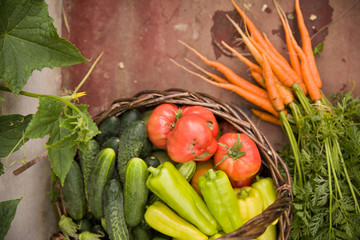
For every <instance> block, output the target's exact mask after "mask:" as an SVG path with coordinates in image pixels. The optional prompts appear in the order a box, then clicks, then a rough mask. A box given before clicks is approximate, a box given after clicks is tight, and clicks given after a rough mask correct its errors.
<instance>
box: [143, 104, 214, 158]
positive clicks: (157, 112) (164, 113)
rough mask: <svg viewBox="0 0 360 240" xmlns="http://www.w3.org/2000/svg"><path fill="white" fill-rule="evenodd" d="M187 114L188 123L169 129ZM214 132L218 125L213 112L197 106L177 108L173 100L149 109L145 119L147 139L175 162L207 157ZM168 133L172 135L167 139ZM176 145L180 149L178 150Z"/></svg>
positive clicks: (212, 142) (211, 150) (210, 149)
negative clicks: (170, 102) (147, 117)
mask: <svg viewBox="0 0 360 240" xmlns="http://www.w3.org/2000/svg"><path fill="white" fill-rule="evenodd" d="M187 117H191V119H192V120H191V121H190V123H191V124H188V125H186V124H183V126H181V130H178V131H177V132H175V133H173V130H175V129H176V126H177V125H178V124H179V121H180V120H182V119H183V118H187ZM179 128H180V127H179ZM218 132H219V125H218V123H217V121H216V118H215V116H214V114H213V113H212V112H211V111H210V110H209V109H207V108H204V107H201V106H188V107H182V108H179V107H178V106H176V105H174V104H167V103H166V104H161V105H159V106H157V107H156V108H155V109H154V110H153V112H152V113H151V115H150V117H149V120H148V122H147V133H148V137H149V139H150V141H151V142H152V143H153V144H154V145H155V146H156V147H157V148H160V149H166V150H167V151H168V154H169V156H170V157H171V158H172V159H173V158H175V159H173V160H174V161H178V162H186V161H190V160H195V161H204V160H207V159H209V158H210V157H211V156H212V155H213V154H214V153H215V151H216V148H217V144H216V139H215V137H216V136H217V134H218ZM209 133H210V136H209ZM169 135H172V137H171V140H169V138H168V136H169ZM213 138H214V139H213ZM174 139H176V140H174ZM169 141H170V142H171V143H170V144H169ZM168 145H170V146H168ZM180 148H182V149H183V150H181V151H180V150H179V149H180ZM169 152H171V153H169Z"/></svg>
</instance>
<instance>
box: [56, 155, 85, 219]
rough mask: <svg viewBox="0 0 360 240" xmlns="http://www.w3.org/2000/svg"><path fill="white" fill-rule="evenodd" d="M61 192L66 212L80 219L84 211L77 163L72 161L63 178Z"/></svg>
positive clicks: (83, 192)
mask: <svg viewBox="0 0 360 240" xmlns="http://www.w3.org/2000/svg"><path fill="white" fill-rule="evenodd" d="M62 193H63V198H64V203H65V207H66V211H67V213H68V214H69V215H70V217H71V218H72V219H74V220H81V219H82V218H83V217H84V216H85V213H86V207H87V206H86V200H85V189H84V181H83V175H82V173H81V169H80V167H79V164H78V163H77V162H76V161H73V163H72V165H71V168H70V171H69V173H68V175H67V176H66V178H65V181H64V186H63V187H62Z"/></svg>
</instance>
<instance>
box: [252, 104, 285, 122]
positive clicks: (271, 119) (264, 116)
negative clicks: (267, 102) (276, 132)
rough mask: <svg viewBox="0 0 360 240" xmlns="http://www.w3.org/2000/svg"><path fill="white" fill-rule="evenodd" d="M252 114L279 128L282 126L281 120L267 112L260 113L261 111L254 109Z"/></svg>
mask: <svg viewBox="0 0 360 240" xmlns="http://www.w3.org/2000/svg"><path fill="white" fill-rule="evenodd" d="M251 112H252V113H253V114H254V115H255V116H257V117H258V118H260V119H261V120H264V121H266V122H270V123H273V124H276V125H279V126H280V125H281V122H280V119H279V118H277V117H274V116H273V115H271V114H268V113H267V112H263V111H260V110H257V109H254V108H252V109H251Z"/></svg>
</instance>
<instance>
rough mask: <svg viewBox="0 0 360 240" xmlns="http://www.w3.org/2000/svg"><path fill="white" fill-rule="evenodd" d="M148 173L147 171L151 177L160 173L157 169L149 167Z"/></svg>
mask: <svg viewBox="0 0 360 240" xmlns="http://www.w3.org/2000/svg"><path fill="white" fill-rule="evenodd" d="M148 171H149V172H150V173H151V174H152V175H154V176H157V175H159V173H160V170H159V169H157V168H154V167H153V166H150V167H149V168H148Z"/></svg>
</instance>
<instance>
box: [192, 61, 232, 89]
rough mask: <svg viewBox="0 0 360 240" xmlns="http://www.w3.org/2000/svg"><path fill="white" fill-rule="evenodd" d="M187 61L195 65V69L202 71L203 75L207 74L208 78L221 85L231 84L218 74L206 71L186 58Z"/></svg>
mask: <svg viewBox="0 0 360 240" xmlns="http://www.w3.org/2000/svg"><path fill="white" fill-rule="evenodd" d="M185 60H186V61H187V62H189V63H190V64H191V65H193V66H194V67H196V68H197V69H199V70H200V71H202V72H203V73H205V74H206V75H207V76H209V77H210V78H212V79H214V80H215V81H217V82H219V83H230V82H229V81H227V80H225V79H223V78H222V77H219V76H218V75H216V74H213V73H211V72H209V71H206V70H205V69H203V68H202V67H200V66H198V65H197V64H195V63H194V62H192V61H190V60H189V59H187V58H185Z"/></svg>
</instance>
